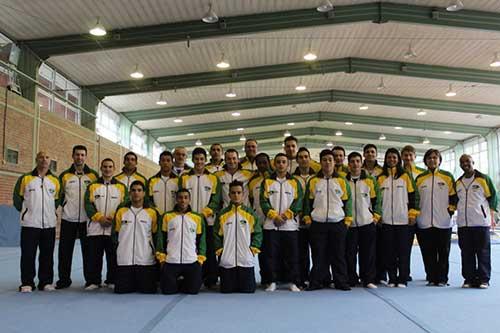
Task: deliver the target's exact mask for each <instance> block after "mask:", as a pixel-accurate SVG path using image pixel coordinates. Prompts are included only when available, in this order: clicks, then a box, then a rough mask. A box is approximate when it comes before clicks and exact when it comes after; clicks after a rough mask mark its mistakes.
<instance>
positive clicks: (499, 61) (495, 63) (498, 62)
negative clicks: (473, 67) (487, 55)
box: [490, 52, 500, 67]
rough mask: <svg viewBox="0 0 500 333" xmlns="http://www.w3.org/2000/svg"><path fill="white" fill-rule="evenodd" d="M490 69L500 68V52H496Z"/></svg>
mask: <svg viewBox="0 0 500 333" xmlns="http://www.w3.org/2000/svg"><path fill="white" fill-rule="evenodd" d="M490 67H500V58H499V57H498V52H495V56H494V57H493V61H492V62H491V63H490Z"/></svg>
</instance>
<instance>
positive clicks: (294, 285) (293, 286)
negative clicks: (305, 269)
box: [289, 283, 300, 293]
mask: <svg viewBox="0 0 500 333" xmlns="http://www.w3.org/2000/svg"><path fill="white" fill-rule="evenodd" d="M289 289H290V291H293V292H294V293H298V292H300V288H299V287H297V285H296V284H295V283H290V287H289Z"/></svg>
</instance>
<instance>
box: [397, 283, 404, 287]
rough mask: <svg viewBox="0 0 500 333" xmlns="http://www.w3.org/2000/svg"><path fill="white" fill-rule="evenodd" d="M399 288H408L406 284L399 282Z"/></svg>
mask: <svg viewBox="0 0 500 333" xmlns="http://www.w3.org/2000/svg"><path fill="white" fill-rule="evenodd" d="M398 288H406V284H404V283H398Z"/></svg>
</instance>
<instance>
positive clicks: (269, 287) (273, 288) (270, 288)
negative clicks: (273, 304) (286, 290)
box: [266, 282, 276, 292]
mask: <svg viewBox="0 0 500 333" xmlns="http://www.w3.org/2000/svg"><path fill="white" fill-rule="evenodd" d="M275 290H276V283H275V282H272V283H270V284H269V286H267V288H266V291H270V292H271V291H275Z"/></svg>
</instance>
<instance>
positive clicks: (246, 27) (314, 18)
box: [18, 2, 500, 59]
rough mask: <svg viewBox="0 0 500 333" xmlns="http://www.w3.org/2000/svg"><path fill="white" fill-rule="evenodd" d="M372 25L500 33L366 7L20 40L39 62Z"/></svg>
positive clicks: (444, 16) (480, 20) (479, 19)
mask: <svg viewBox="0 0 500 333" xmlns="http://www.w3.org/2000/svg"><path fill="white" fill-rule="evenodd" d="M363 21H372V22H374V23H384V22H388V21H397V22H404V23H415V24H427V25H440V26H451V27H457V28H470V29H481V30H493V31H500V14H499V13H493V12H484V11H473V10H461V11H459V12H447V11H446V10H445V9H444V8H436V7H426V6H416V5H406V4H396V3H385V2H376V3H364V4H357V5H346V6H335V11H334V12H333V15H332V14H325V13H318V12H317V11H316V10H315V8H306V9H299V10H290V11H281V12H271V13H259V14H252V15H242V16H233V17H223V18H220V21H219V23H218V24H205V23H203V22H202V21H201V19H200V20H196V21H186V22H177V23H167V24H160V25H154V26H145V27H134V28H126V29H115V30H112V31H109V33H108V34H107V35H106V36H103V37H95V36H91V35H89V34H88V33H85V34H77V35H66V36H58V37H49V38H43V39H31V40H22V41H18V42H22V43H23V44H25V45H27V46H28V47H30V48H31V49H32V50H33V51H34V52H35V53H36V54H38V55H39V56H40V57H41V58H43V59H47V58H49V57H51V56H58V55H65V54H72V53H83V52H93V51H101V50H110V49H118V48H127V47H137V46H143V45H152V44H165V43H174V42H180V41H187V40H198V39H207V38H214V37H222V36H231V35H239V34H250V33H258V32H266V31H276V30H284V29H297V28H306V27H314V26H323V25H335V24H345V23H356V22H363Z"/></svg>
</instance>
